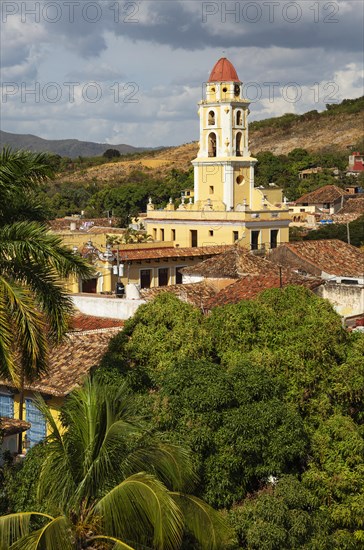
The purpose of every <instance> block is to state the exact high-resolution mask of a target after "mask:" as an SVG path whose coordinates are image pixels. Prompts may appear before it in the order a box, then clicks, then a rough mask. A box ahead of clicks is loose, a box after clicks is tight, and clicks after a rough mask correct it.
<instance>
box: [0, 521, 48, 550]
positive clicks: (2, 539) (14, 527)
mask: <svg viewBox="0 0 364 550" xmlns="http://www.w3.org/2000/svg"><path fill="white" fill-rule="evenodd" d="M32 516H34V517H42V518H46V519H48V520H50V521H52V520H53V519H54V518H52V516H49V515H47V514H42V513H39V512H21V513H17V514H8V515H6V516H1V517H0V548H1V550H7V549H8V548H10V546H11V545H12V544H13V543H14V542H15V541H18V540H20V539H22V538H24V537H26V536H27V535H28V534H29V528H30V520H31V518H32Z"/></svg>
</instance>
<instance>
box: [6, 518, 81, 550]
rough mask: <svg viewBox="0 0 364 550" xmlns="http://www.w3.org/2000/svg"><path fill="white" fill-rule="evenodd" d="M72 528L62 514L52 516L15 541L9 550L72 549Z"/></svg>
mask: <svg viewBox="0 0 364 550" xmlns="http://www.w3.org/2000/svg"><path fill="white" fill-rule="evenodd" d="M73 548H74V545H73V543H72V530H71V525H70V523H69V521H68V520H67V519H66V518H65V517H64V516H59V517H57V518H53V519H52V520H51V521H49V522H48V523H46V524H45V525H44V526H43V527H41V528H40V529H37V530H36V531H33V532H32V533H30V534H29V535H26V536H25V537H22V538H21V539H19V540H18V541H16V542H15V543H14V544H13V545H12V546H11V550H72V549H73Z"/></svg>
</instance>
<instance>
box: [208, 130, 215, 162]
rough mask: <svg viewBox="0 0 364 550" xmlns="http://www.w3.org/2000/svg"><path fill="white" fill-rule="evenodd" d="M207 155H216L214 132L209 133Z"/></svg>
mask: <svg viewBox="0 0 364 550" xmlns="http://www.w3.org/2000/svg"><path fill="white" fill-rule="evenodd" d="M208 140H209V148H208V151H209V157H216V134H215V133H214V132H210V133H209V138H208Z"/></svg>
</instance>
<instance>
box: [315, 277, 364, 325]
mask: <svg viewBox="0 0 364 550" xmlns="http://www.w3.org/2000/svg"><path fill="white" fill-rule="evenodd" d="M316 293H317V294H318V295H319V296H321V298H326V299H327V300H329V302H330V303H331V304H332V306H333V307H334V309H335V311H337V313H338V314H339V315H341V316H342V317H350V316H351V315H360V314H361V313H364V285H345V284H336V283H326V284H325V285H321V286H320V287H319V288H318V290H317V291H316Z"/></svg>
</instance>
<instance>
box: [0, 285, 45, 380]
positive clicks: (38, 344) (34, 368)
mask: <svg viewBox="0 0 364 550" xmlns="http://www.w3.org/2000/svg"><path fill="white" fill-rule="evenodd" d="M0 290H1V293H2V303H3V307H5V308H6V309H7V312H8V313H7V317H6V319H8V322H10V321H11V323H12V325H11V330H12V332H13V346H12V348H13V354H14V352H15V347H17V348H18V350H19V352H20V354H21V361H22V368H23V369H24V374H25V377H26V379H27V380H32V379H34V378H35V377H36V375H37V374H38V373H42V372H45V371H46V368H47V363H46V358H47V341H46V337H45V326H44V319H43V317H42V315H41V313H40V312H39V311H38V309H37V308H36V307H35V304H34V301H33V299H32V295H31V294H30V293H29V291H27V289H26V288H23V287H22V286H20V285H18V284H16V283H14V282H13V281H7V280H6V279H5V278H4V277H1V279H0ZM4 336H5V341H4V344H5V348H4V344H3V349H5V350H6V347H7V338H8V336H7V332H6V330H5V332H4ZM0 338H1V339H2V338H3V333H1V334H0ZM8 359H9V355H8ZM13 365H14V355H13V359H11V358H10V361H9V362H8V363H7V364H6V363H4V364H2V372H3V374H4V375H5V376H6V377H11V378H12V379H13V381H14V383H18V375H17V372H16V370H14V367H13Z"/></svg>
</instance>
